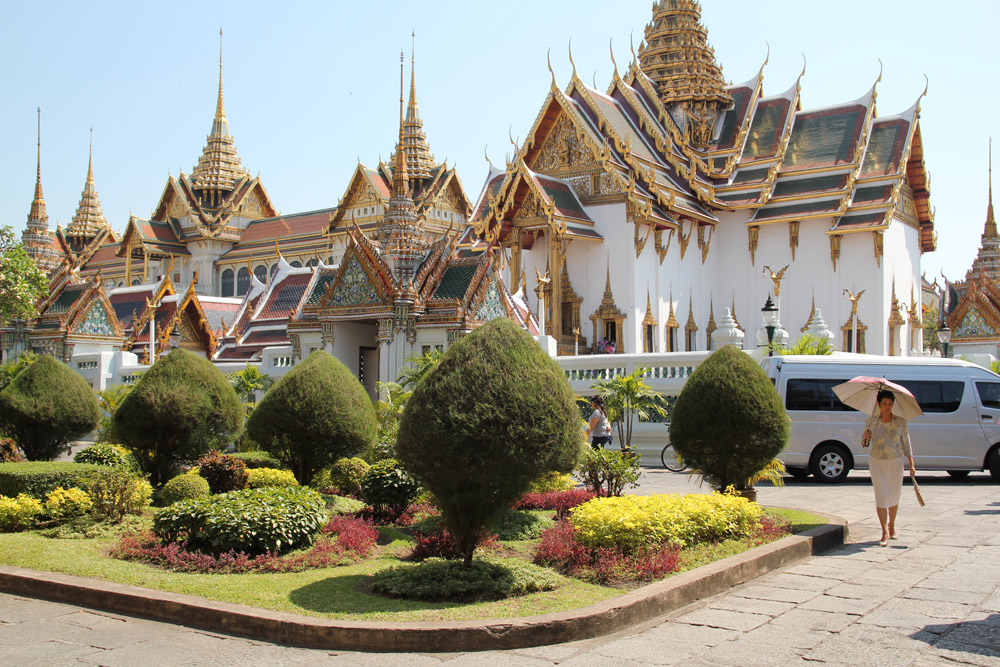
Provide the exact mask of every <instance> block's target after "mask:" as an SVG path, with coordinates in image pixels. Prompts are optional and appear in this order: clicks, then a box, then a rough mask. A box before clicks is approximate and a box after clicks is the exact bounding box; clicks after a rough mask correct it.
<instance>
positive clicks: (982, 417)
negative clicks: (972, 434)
mask: <svg viewBox="0 0 1000 667" xmlns="http://www.w3.org/2000/svg"><path fill="white" fill-rule="evenodd" d="M979 418H980V419H982V420H983V421H984V422H988V421H990V420H992V419H993V415H979Z"/></svg>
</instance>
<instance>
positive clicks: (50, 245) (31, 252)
mask: <svg viewBox="0 0 1000 667" xmlns="http://www.w3.org/2000/svg"><path fill="white" fill-rule="evenodd" d="M21 242H22V243H23V244H24V250H25V252H27V253H28V256H29V257H31V258H32V259H33V260H35V264H37V265H38V268H39V269H41V270H42V271H44V272H45V273H49V272H50V271H52V269H54V268H55V267H56V266H58V265H59V261H60V257H59V253H58V251H57V250H56V248H55V246H54V244H55V238H54V237H53V236H52V232H50V231H49V214H48V213H47V212H46V210H45V197H44V195H43V194H42V110H41V108H39V109H38V161H37V171H36V174H35V198H34V199H32V200H31V209H30V210H29V212H28V224H27V227H26V228H25V230H24V232H22V233H21Z"/></svg>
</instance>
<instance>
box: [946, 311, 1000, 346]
mask: <svg viewBox="0 0 1000 667" xmlns="http://www.w3.org/2000/svg"><path fill="white" fill-rule="evenodd" d="M952 337H953V339H959V338H996V337H997V331H996V329H994V327H992V326H990V324H989V323H988V322H987V321H986V318H984V317H983V316H982V314H981V313H980V312H979V310H978V309H976V308H975V307H971V308H969V309H968V310H967V311H966V312H965V317H963V318H962V321H961V323H960V324H959V325H958V326H957V327H956V328H955V332H954V333H953V334H952Z"/></svg>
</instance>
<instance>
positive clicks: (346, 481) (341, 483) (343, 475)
mask: <svg viewBox="0 0 1000 667" xmlns="http://www.w3.org/2000/svg"><path fill="white" fill-rule="evenodd" d="M369 467H370V466H369V465H368V463H367V462H366V461H365V460H364V459H361V458H358V457H357V456H352V457H350V458H344V459H337V461H336V462H335V463H334V464H333V467H332V468H331V469H330V484H332V485H333V486H335V487H336V488H337V490H338V491H340V492H341V493H342V494H344V495H349V496H354V497H355V498H358V497H360V496H361V480H363V479H364V478H365V475H366V474H367V473H368V468H369Z"/></svg>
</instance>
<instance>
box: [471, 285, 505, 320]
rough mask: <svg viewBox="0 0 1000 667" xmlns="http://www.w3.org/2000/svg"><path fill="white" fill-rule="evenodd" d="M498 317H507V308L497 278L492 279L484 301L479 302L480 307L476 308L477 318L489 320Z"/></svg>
mask: <svg viewBox="0 0 1000 667" xmlns="http://www.w3.org/2000/svg"><path fill="white" fill-rule="evenodd" d="M498 317H507V309H506V308H505V307H504V305H503V298H502V297H501V295H500V288H499V287H497V282H496V280H491V281H490V284H489V286H488V287H487V288H486V290H485V293H484V295H483V299H482V301H480V303H479V308H477V309H476V319H477V320H479V321H481V322H489V321H490V320H495V319H496V318H498Z"/></svg>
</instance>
